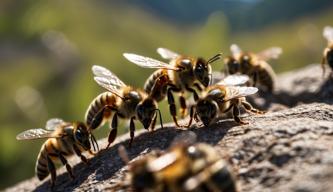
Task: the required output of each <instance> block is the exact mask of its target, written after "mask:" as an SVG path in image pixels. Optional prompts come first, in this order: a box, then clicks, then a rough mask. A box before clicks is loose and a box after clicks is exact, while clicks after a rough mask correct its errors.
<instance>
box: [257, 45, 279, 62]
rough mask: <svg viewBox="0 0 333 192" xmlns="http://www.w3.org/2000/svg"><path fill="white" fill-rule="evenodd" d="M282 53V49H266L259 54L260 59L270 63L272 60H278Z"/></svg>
mask: <svg viewBox="0 0 333 192" xmlns="http://www.w3.org/2000/svg"><path fill="white" fill-rule="evenodd" d="M281 53H282V48H281V47H270V48H268V49H265V50H263V51H261V52H259V53H258V54H257V56H258V57H259V59H262V60H264V61H268V60H270V59H277V58H279V56H280V55H281Z"/></svg>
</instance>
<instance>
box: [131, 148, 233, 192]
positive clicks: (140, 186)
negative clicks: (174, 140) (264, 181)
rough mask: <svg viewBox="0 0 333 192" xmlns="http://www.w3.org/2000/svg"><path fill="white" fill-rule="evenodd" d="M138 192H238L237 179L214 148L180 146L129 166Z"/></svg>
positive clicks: (156, 153) (133, 186)
mask: <svg viewBox="0 0 333 192" xmlns="http://www.w3.org/2000/svg"><path fill="white" fill-rule="evenodd" d="M128 180H130V182H129V183H130V185H131V187H132V188H133V189H134V191H144V192H149V191H156V192H162V191H163V192H164V191H170V192H171V191H172V192H194V191H196V192H200V191H226V192H234V191H236V184H235V179H234V175H233V173H232V171H231V169H230V167H229V165H228V164H227V162H226V161H224V159H223V158H222V157H221V156H220V155H219V154H218V152H217V151H216V150H215V149H214V147H212V146H210V145H208V144H205V143H193V144H188V143H186V144H185V143H178V144H176V145H173V146H171V147H170V148H169V149H168V150H167V151H165V152H162V151H157V152H155V151H152V152H150V153H148V154H147V155H145V156H144V157H143V158H141V159H138V160H135V161H133V162H131V163H130V164H129V179H128Z"/></svg>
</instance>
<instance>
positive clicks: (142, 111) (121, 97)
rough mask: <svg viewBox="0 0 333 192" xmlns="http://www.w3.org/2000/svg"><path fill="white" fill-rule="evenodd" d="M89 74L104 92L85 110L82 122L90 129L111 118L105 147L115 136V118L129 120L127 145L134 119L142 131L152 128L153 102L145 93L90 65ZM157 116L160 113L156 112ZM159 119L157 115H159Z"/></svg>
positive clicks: (116, 123) (116, 122)
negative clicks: (84, 118) (91, 72)
mask: <svg viewBox="0 0 333 192" xmlns="http://www.w3.org/2000/svg"><path fill="white" fill-rule="evenodd" d="M92 71H93V73H94V75H95V77H94V80H95V81H96V82H97V83H98V84H99V85H100V86H101V87H103V88H105V89H106V90H108V92H105V93H102V94H100V95H98V96H97V97H96V98H95V99H94V100H93V101H92V102H91V104H90V106H89V107H88V110H87V112H86V122H87V124H88V125H89V127H90V129H92V130H94V129H96V128H98V127H100V126H101V125H103V124H104V123H105V121H107V120H109V119H111V115H112V114H111V113H112V112H113V117H112V121H111V124H110V128H111V131H110V132H109V136H108V141H109V144H108V145H107V147H109V146H110V145H111V143H112V142H113V141H114V140H115V138H116V136H117V128H118V117H120V118H123V119H128V120H130V137H131V140H130V143H129V145H131V143H132V141H133V139H134V132H135V124H134V121H135V119H138V120H139V121H140V122H141V123H142V124H143V126H144V128H145V129H149V128H150V127H151V129H154V126H155V123H156V118H157V115H156V111H158V112H159V110H158V108H157V103H156V101H155V100H154V99H153V98H152V97H151V95H150V94H148V93H147V92H145V91H143V90H141V89H137V88H134V87H131V86H128V85H126V84H125V83H124V82H122V81H121V80H120V79H119V78H118V77H117V76H116V75H114V74H113V73H112V72H111V71H109V70H108V69H106V68H104V67H102V66H98V65H94V66H93V67H92ZM159 114H160V113H159ZM160 119H161V115H160Z"/></svg>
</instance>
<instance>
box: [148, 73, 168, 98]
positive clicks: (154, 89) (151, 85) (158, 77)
mask: <svg viewBox="0 0 333 192" xmlns="http://www.w3.org/2000/svg"><path fill="white" fill-rule="evenodd" d="M168 83H169V77H168V73H167V71H166V70H163V69H159V70H156V71H155V72H154V73H153V74H151V75H150V76H149V77H148V79H147V80H146V82H145V84H144V90H145V91H146V92H147V93H148V94H151V95H152V97H153V98H154V99H155V100H156V101H157V102H159V101H161V100H163V99H164V98H165V96H166V92H167V84H168Z"/></svg>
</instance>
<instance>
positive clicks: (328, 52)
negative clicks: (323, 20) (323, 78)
mask: <svg viewBox="0 0 333 192" xmlns="http://www.w3.org/2000/svg"><path fill="white" fill-rule="evenodd" d="M323 36H324V38H325V39H326V40H327V47H326V48H325V49H324V52H323V58H322V61H321V65H322V68H323V74H325V64H328V65H329V66H330V68H331V69H333V27H331V26H325V27H324V30H323Z"/></svg>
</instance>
